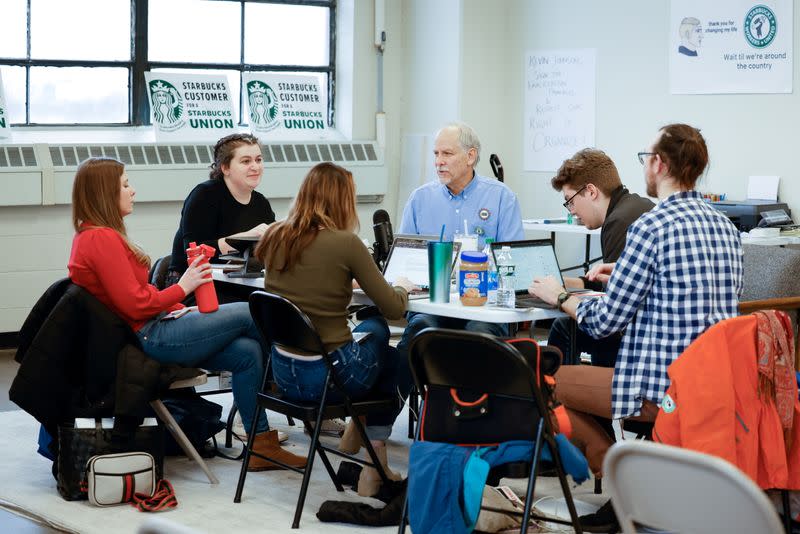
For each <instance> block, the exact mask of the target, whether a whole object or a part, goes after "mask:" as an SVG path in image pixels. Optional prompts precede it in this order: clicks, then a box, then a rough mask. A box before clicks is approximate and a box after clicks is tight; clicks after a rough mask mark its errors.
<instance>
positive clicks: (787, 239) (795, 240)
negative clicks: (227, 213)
mask: <svg viewBox="0 0 800 534" xmlns="http://www.w3.org/2000/svg"><path fill="white" fill-rule="evenodd" d="M742 244H743V245H765V246H783V245H798V244H800V237H796V236H778V237H750V236H748V235H747V234H742Z"/></svg>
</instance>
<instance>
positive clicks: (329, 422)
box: [306, 418, 347, 438]
mask: <svg viewBox="0 0 800 534" xmlns="http://www.w3.org/2000/svg"><path fill="white" fill-rule="evenodd" d="M346 426H347V425H346V424H345V422H344V419H338V418H337V419H323V420H322V428H321V429H320V431H319V433H320V435H325V436H333V437H336V438H340V437H342V434H344V429H345V427H346ZM311 428H314V423H311ZM306 433H308V431H307V430H306Z"/></svg>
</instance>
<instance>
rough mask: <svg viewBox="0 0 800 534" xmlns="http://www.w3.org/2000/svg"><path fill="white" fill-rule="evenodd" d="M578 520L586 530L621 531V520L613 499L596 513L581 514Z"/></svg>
mask: <svg viewBox="0 0 800 534" xmlns="http://www.w3.org/2000/svg"><path fill="white" fill-rule="evenodd" d="M578 521H580V523H581V528H582V529H583V531H584V532H609V533H611V532H619V521H617V515H616V514H615V513H614V507H613V506H612V505H611V499H609V500H608V501H606V503H605V504H604V505H603V506H601V507H600V508H598V509H597V511H596V512H595V513H593V514H587V515H582V516H580V517H579V518H578Z"/></svg>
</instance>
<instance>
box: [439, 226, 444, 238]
mask: <svg viewBox="0 0 800 534" xmlns="http://www.w3.org/2000/svg"><path fill="white" fill-rule="evenodd" d="M443 240H444V225H442V231H441V232H439V241H443Z"/></svg>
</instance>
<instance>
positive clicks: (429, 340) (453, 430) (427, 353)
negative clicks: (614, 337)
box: [398, 328, 581, 534]
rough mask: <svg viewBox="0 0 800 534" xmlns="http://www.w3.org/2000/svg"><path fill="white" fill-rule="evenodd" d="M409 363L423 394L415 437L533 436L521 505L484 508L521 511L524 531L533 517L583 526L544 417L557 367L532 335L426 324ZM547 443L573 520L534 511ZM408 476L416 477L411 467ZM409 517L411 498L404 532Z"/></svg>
mask: <svg viewBox="0 0 800 534" xmlns="http://www.w3.org/2000/svg"><path fill="white" fill-rule="evenodd" d="M515 347H519V350H518V349H517V348H515ZM556 358H558V355H556ZM533 362H536V363H535V364H533ZM409 364H410V366H411V371H412V373H413V376H414V382H415V384H416V386H417V388H418V390H419V391H420V392H421V394H422V397H423V407H422V408H421V411H420V413H421V414H422V416H421V418H420V422H419V425H418V426H417V437H416V440H422V441H434V442H444V443H453V444H463V443H468V444H471V446H473V445H474V444H481V443H484V444H497V443H502V442H505V441H511V440H525V441H531V442H533V453H532V456H531V458H530V467H529V469H528V471H527V473H526V474H527V477H528V490H527V495H526V498H525V507H524V511H523V512H508V511H504V510H496V509H492V508H482V509H485V510H491V511H496V512H500V513H511V514H515V515H519V516H521V520H522V526H521V529H520V532H522V533H523V534H524V533H525V532H527V529H528V522H529V521H530V519H531V518H534V519H541V520H546V521H548V522H553V523H561V524H565V525H572V527H573V528H574V529H575V532H578V533H580V532H581V527H580V523H579V522H578V514H577V512H576V510H575V503H574V502H573V500H572V494H571V492H570V489H569V484H568V482H567V478H566V474H565V472H564V468H563V463H562V460H561V456H560V454H559V451H558V446H557V444H556V440H555V435H554V430H553V426H552V424H551V422H550V418H549V417H542V414H545V413H547V412H546V411H547V410H548V403H547V402H546V401H547V400H549V396H550V391H551V388H550V386H549V385H548V380H549V379H548V378H547V376H546V375H548V374H550V373H551V372H553V371H554V370H555V369H557V368H558V365H557V364H556V365H554V363H553V359H552V355H549V357H547V358H544V357H542V353H541V351H539V348H538V345H536V343H535V342H534V341H533V340H525V341H524V342H520V341H519V340H513V342H512V341H511V340H510V341H509V342H506V341H503V340H501V339H497V338H495V337H493V336H490V335H487V334H481V333H476V332H465V331H461V330H447V329H442V328H426V329H425V330H423V331H422V332H420V333H419V334H418V335H417V336H416V337H415V338H414V339H413V340H412V342H411V346H410V350H409ZM545 443H546V444H547V445H548V447H549V449H550V452H551V455H552V458H553V466H554V469H555V471H556V474H557V475H558V478H559V481H560V483H561V490H562V492H563V494H564V498H565V500H566V503H567V507H568V509H569V513H570V517H571V519H572V521H571V522H570V521H566V520H561V519H553V518H549V517H548V518H544V517H541V516H537V515H535V514H533V513H532V512H531V508H532V504H531V503H532V500H533V494H534V489H535V485H536V477H537V475H538V474H539V467H540V466H539V463H540V458H541V454H542V446H543V444H545ZM412 469H413V468H412ZM410 476H412V477H413V476H414V475H413V472H411V473H410ZM490 477H491V474H490ZM412 513H413V512H412ZM407 520H408V501H406V504H405V505H404V507H403V515H402V518H401V520H400V528H399V531H398V532H400V533H401V534H402V533H403V532H405V527H406V523H407Z"/></svg>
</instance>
